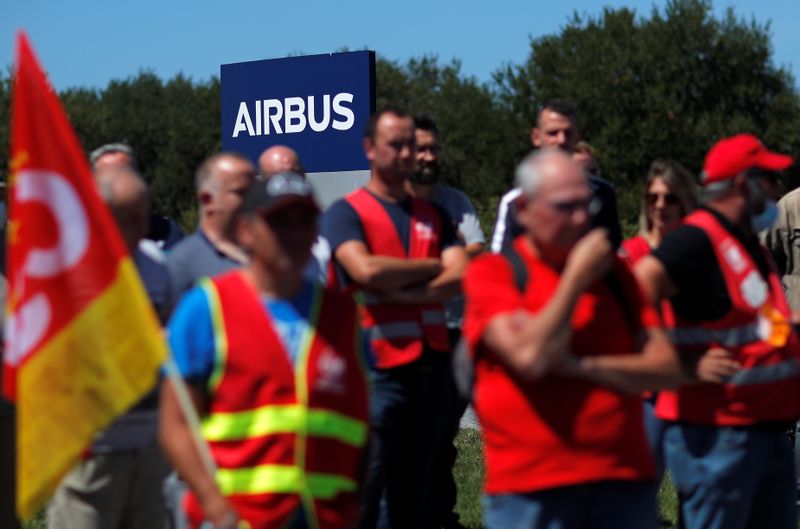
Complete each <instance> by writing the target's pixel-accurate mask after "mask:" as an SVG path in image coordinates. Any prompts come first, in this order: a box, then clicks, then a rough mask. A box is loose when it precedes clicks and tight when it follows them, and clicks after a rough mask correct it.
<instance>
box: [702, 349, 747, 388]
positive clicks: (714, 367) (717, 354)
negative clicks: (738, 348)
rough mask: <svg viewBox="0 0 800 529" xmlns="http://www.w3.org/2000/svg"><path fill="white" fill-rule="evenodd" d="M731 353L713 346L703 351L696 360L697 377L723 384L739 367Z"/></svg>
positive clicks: (704, 380)
mask: <svg viewBox="0 0 800 529" xmlns="http://www.w3.org/2000/svg"><path fill="white" fill-rule="evenodd" d="M741 367H742V366H741V364H740V363H739V362H738V361H737V360H736V359H735V357H734V355H733V353H731V352H730V351H728V350H726V349H720V348H718V347H715V348H713V349H709V350H708V351H706V352H705V354H704V355H703V356H701V357H700V360H698V362H697V378H698V380H702V381H703V382H714V383H717V384H724V383H725V382H727V381H728V380H729V379H730V378H731V377H732V376H733V375H735V374H736V372H737V371H739V369H741Z"/></svg>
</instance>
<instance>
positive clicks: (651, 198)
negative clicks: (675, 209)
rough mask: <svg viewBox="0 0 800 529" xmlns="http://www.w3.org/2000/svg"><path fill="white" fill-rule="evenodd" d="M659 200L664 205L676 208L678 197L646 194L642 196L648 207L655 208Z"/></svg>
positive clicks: (667, 194)
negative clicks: (661, 200)
mask: <svg viewBox="0 0 800 529" xmlns="http://www.w3.org/2000/svg"><path fill="white" fill-rule="evenodd" d="M659 198H663V199H664V204H666V205H668V206H677V205H678V204H679V200H678V195H676V194H675V193H647V194H646V195H645V196H644V199H645V201H646V202H647V205H648V206H655V205H656V203H657V202H658V199H659Z"/></svg>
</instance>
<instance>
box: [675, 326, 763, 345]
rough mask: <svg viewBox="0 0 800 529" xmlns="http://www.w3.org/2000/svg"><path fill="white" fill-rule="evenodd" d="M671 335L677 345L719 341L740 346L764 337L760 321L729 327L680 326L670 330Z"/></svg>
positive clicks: (721, 343)
mask: <svg viewBox="0 0 800 529" xmlns="http://www.w3.org/2000/svg"><path fill="white" fill-rule="evenodd" d="M669 336H670V338H671V339H672V343H674V344H675V345H706V344H710V343H717V344H720V345H724V346H726V347H740V346H742V345H746V344H749V343H753V342H758V341H760V340H762V338H761V337H760V336H759V334H758V323H751V324H748V325H742V326H739V327H729V328H727V329H709V328H706V327H678V328H675V329H670V330H669Z"/></svg>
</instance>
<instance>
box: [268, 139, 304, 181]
mask: <svg viewBox="0 0 800 529" xmlns="http://www.w3.org/2000/svg"><path fill="white" fill-rule="evenodd" d="M258 172H259V173H260V175H261V177H262V178H264V179H267V178H269V177H270V176H272V175H276V174H278V173H285V172H293V173H297V174H299V175H303V176H305V171H304V170H303V166H302V165H300V158H299V157H298V156H297V153H296V152H295V151H294V149H291V148H289V147H286V146H285V145H275V146H273V147H270V148H269V149H267V150H265V151H264V152H262V153H261V156H259V157H258Z"/></svg>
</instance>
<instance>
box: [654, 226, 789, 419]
mask: <svg viewBox="0 0 800 529" xmlns="http://www.w3.org/2000/svg"><path fill="white" fill-rule="evenodd" d="M684 223H686V224H689V225H691V226H696V227H698V228H700V229H702V230H703V231H704V232H705V233H706V235H707V236H708V238H709V239H710V241H711V245H712V247H713V248H714V253H715V254H716V258H717V262H718V263H719V266H720V269H721V270H722V275H723V277H724V278H725V284H726V286H727V289H728V295H729V296H730V299H731V308H730V311H729V312H728V313H727V314H726V315H725V316H724V317H723V318H721V319H719V320H716V321H713V322H701V323H698V322H688V321H685V320H681V319H680V318H677V321H676V325H675V328H674V329H671V330H670V334H671V336H672V340H673V343H674V344H675V347H676V348H677V349H678V351H679V352H681V354H692V355H699V354H702V353H703V352H704V351H706V350H708V349H709V348H710V347H721V348H724V349H727V350H729V351H731V352H733V353H734V354H735V355H736V358H737V359H738V361H739V362H740V363H741V365H742V368H741V370H740V371H738V372H737V373H736V374H735V375H734V376H733V377H731V379H730V380H729V381H728V382H727V383H726V384H711V383H698V384H687V385H684V386H681V387H680V388H678V390H677V391H662V392H660V393H659V397H658V402H657V406H656V412H657V414H658V416H659V417H661V418H662V419H667V420H677V421H687V422H691V423H698V424H714V425H719V426H741V425H749V424H755V423H758V422H765V421H794V420H795V419H797V417H798V416H800V362H799V360H800V342H798V339H797V336H796V334H795V333H794V331H793V330H792V326H791V324H790V311H789V305H788V303H787V302H786V298H785V296H784V295H783V290H782V289H781V284H780V280H779V278H778V275H777V273H776V272H775V270H774V267H772V270H771V272H770V274H769V277H768V278H767V281H765V280H764V278H763V276H762V275H761V273H760V272H759V269H758V266H757V265H756V263H755V262H754V260H753V258H752V257H751V256H750V255H749V254H748V253H747V250H746V249H745V248H744V246H742V244H741V243H740V242H739V241H738V240H737V239H736V237H734V236H733V235H731V233H730V232H728V231H727V230H726V229H725V228H724V227H723V226H722V225H721V224H720V222H719V221H718V220H717V219H716V218H715V217H714V215H713V214H711V213H709V212H708V211H704V210H697V211H695V212H693V213H691V214H690V215H689V216H687V217H686V218H685V220H684ZM762 250H763V249H762ZM763 251H764V254H765V257H766V258H767V260H768V262H770V263H771V260H770V258H769V256H768V255H767V254H766V250H763Z"/></svg>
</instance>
